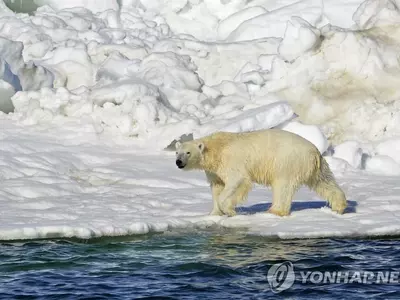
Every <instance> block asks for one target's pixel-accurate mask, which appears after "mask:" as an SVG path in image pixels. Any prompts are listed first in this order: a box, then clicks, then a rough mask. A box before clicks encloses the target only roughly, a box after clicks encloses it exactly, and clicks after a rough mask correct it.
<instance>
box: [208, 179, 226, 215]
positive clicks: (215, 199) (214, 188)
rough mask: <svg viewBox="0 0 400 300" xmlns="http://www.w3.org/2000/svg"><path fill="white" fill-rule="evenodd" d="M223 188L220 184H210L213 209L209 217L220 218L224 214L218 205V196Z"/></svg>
mask: <svg viewBox="0 0 400 300" xmlns="http://www.w3.org/2000/svg"><path fill="white" fill-rule="evenodd" d="M223 189H224V186H223V185H222V184H217V183H211V192H212V198H213V205H214V206H213V209H212V211H211V213H210V216H222V215H223V214H224V213H223V212H222V210H221V209H220V204H219V195H220V194H221V192H222V190H223Z"/></svg>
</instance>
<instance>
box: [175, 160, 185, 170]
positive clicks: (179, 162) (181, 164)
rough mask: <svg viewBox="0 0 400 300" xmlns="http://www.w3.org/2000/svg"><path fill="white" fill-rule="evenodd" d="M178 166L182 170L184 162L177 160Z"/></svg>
mask: <svg viewBox="0 0 400 300" xmlns="http://www.w3.org/2000/svg"><path fill="white" fill-rule="evenodd" d="M176 165H177V166H178V168H182V167H183V162H182V161H181V160H180V159H177V160H176Z"/></svg>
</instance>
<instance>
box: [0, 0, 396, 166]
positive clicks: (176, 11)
mask: <svg viewBox="0 0 400 300" xmlns="http://www.w3.org/2000/svg"><path fill="white" fill-rule="evenodd" d="M1 3H2V6H1V7H0V8H2V9H1V11H2V13H1V15H0V50H1V51H0V53H1V55H0V110H2V111H3V112H10V111H12V110H15V115H14V118H18V119H19V120H20V121H21V123H22V124H26V125H33V124H42V125H44V124H52V125H58V126H62V124H64V122H66V119H67V120H71V121H76V120H81V119H82V120H85V122H86V123H87V124H90V125H91V126H93V128H94V130H95V132H96V133H97V134H105V133H111V134H113V135H115V136H118V137H121V136H123V137H131V138H132V139H135V140H136V141H137V142H138V143H148V145H149V146H151V147H157V148H159V149H162V148H164V147H166V146H167V145H168V144H169V143H171V141H173V140H174V139H179V137H180V136H181V135H184V134H193V135H194V136H195V137H198V136H202V135H205V134H208V133H211V132H213V131H216V130H227V131H235V132H238V131H246V130H256V129H263V128H270V127H279V128H282V129H284V130H289V131H292V132H296V133H297V134H299V135H302V136H303V137H305V138H307V139H308V140H310V141H311V142H312V143H314V144H315V145H316V146H317V147H318V149H319V150H320V152H321V153H324V155H327V150H328V149H329V146H330V144H333V146H337V147H336V148H335V147H333V148H334V149H335V151H336V152H335V154H334V157H335V158H337V159H340V160H344V161H346V162H347V163H348V164H349V166H350V168H355V169H366V170H370V168H372V166H373V164H372V163H371V161H369V166H368V167H367V165H366V160H365V158H366V157H369V158H372V157H373V156H376V155H381V156H388V157H390V158H391V159H393V160H394V161H397V159H398V158H397V157H393V154H391V153H386V152H382V153H381V152H379V151H378V152H376V153H373V152H370V151H367V150H366V149H364V148H365V147H364V144H365V143H370V144H372V143H373V142H377V141H381V140H382V139H389V140H390V139H392V138H396V137H398V136H400V129H399V128H400V100H399V99H400V98H399V96H400V94H399V92H398V89H397V87H398V84H399V78H400V65H399V60H398V51H399V49H400V38H399V28H400V27H399V26H398V24H399V23H398V20H399V16H400V14H399V11H398V9H397V6H395V5H394V4H393V3H392V2H391V1H372V0H367V1H364V2H362V1H361V0H351V1H334V0H301V1H294V0H285V1H278V2H276V1H265V0H257V1H245V0H237V1H222V2H221V1H211V0H204V1H172V2H171V1H164V0H157V1H134V0H124V1H115V0H110V1H96V2H95V1H92V0H80V1H78V0H74V1H52V0H40V1H39V0H37V1H35V3H36V4H37V5H39V7H38V8H37V10H36V11H35V12H34V13H32V15H26V14H18V15H17V14H12V12H10V10H8V9H7V8H6V7H5V6H4V4H3V2H1ZM296 114H297V115H298V116H299V117H298V118H297V119H296V120H295V121H293V118H294V116H296ZM346 141H352V142H350V143H353V144H354V143H362V144H363V146H362V147H361V146H360V147H358V146H357V147H355V148H354V147H353V146H354V145H353V146H351V147H350V144H346ZM343 142H345V144H342V143H343ZM346 145H347V146H346ZM349 147H350V148H349ZM352 147H353V148H352ZM333 148H332V147H331V149H333ZM356 149H361V150H356ZM360 151H361V152H360ZM363 155H364V156H363ZM360 157H361V158H360ZM363 159H364V160H363ZM376 159H377V158H376ZM378 165H379V164H378ZM374 168H375V169H376V168H377V167H374ZM392 173H393V172H392Z"/></svg>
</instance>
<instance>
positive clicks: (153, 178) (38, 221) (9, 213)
mask: <svg viewBox="0 0 400 300" xmlns="http://www.w3.org/2000/svg"><path fill="white" fill-rule="evenodd" d="M0 117H1V119H0V126H1V128H2V129H3V130H2V131H1V132H0V139H1V142H0V151H1V155H0V165H1V168H0V180H1V182H2V185H1V189H0V219H1V222H0V240H13V239H36V238H56V237H58V238H59V237H79V238H82V239H88V238H94V237H101V236H119V235H135V234H146V233H149V232H164V231H167V230H173V229H177V228H180V229H185V228H192V229H193V228H194V229H198V230H202V229H204V228H210V227H211V228H216V229H218V228H221V227H225V228H237V229H240V230H246V231H247V232H248V234H254V235H263V236H269V237H278V238H282V239H288V238H317V237H359V236H382V235H398V234H399V231H400V224H399V222H398V218H399V217H400V200H399V199H400V187H399V184H398V183H399V177H390V176H386V177H377V176H371V175H368V174H367V173H365V172H363V171H361V170H355V169H351V168H350V167H349V169H348V170H347V171H346V172H345V175H344V176H343V175H342V174H341V173H340V171H341V170H340V169H338V166H339V165H340V164H337V163H332V161H331V160H328V161H329V163H330V165H331V166H332V168H333V170H334V171H335V175H336V176H337V177H338V182H339V184H340V185H341V187H342V188H343V189H344V190H345V191H346V194H347V197H348V200H349V208H348V209H347V211H346V213H345V214H344V215H338V214H336V213H333V212H332V211H331V210H330V208H328V207H327V206H326V203H325V201H323V200H321V199H320V198H318V197H317V196H316V194H315V193H312V192H310V191H308V190H307V189H305V188H302V189H301V190H300V191H299V192H298V193H297V194H296V197H295V201H294V204H293V212H292V214H291V215H290V216H289V217H284V218H281V217H277V216H274V215H271V214H268V213H266V210H267V209H268V207H269V206H270V205H271V196H272V195H271V191H270V189H265V188H262V187H259V186H257V187H256V188H255V189H254V190H253V191H252V192H251V193H250V195H249V200H248V201H247V202H246V203H245V204H243V205H242V206H240V207H238V209H237V211H238V215H237V216H235V217H226V216H222V217H217V216H209V215H208V214H209V212H210V211H211V209H212V200H211V193H210V190H209V187H208V184H207V182H206V179H205V175H204V173H202V172H185V173H183V171H181V170H179V169H178V168H176V166H175V164H174V162H175V157H174V152H166V151H156V150H153V151H150V150H149V149H148V147H146V146H145V147H140V146H137V145H135V142H133V141H132V140H131V139H129V138H119V139H114V140H113V139H111V138H110V136H108V135H98V134H97V133H96V131H95V129H94V127H93V126H92V125H91V124H90V123H85V122H84V120H81V121H76V122H72V121H71V120H67V119H64V124H63V127H59V126H57V127H54V128H52V127H49V126H48V125H32V126H27V125H24V124H21V123H20V122H19V121H18V120H10V119H9V118H5V116H4V115H2V116H0ZM336 160H339V159H336ZM349 170H350V171H349Z"/></svg>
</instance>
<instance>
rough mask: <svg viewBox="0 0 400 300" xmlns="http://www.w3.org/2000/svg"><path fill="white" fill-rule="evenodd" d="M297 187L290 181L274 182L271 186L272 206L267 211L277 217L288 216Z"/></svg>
mask: <svg viewBox="0 0 400 300" xmlns="http://www.w3.org/2000/svg"><path fill="white" fill-rule="evenodd" d="M298 188H299V185H298V184H293V182H290V181H287V180H285V181H276V182H274V183H273V184H272V206H271V207H270V209H269V210H268V212H269V213H272V214H274V215H277V216H281V217H283V216H288V215H289V214H290V209H291V207H292V200H293V196H294V194H295V193H296V191H297V190H298Z"/></svg>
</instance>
